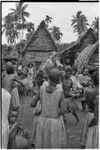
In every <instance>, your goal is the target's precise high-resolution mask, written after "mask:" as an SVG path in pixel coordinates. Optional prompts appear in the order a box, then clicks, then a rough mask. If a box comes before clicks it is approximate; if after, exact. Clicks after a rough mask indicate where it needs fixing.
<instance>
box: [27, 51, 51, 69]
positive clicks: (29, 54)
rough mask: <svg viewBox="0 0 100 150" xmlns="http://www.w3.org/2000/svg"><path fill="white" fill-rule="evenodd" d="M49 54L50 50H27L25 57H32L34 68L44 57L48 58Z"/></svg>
mask: <svg viewBox="0 0 100 150" xmlns="http://www.w3.org/2000/svg"><path fill="white" fill-rule="evenodd" d="M50 54H51V52H33V51H28V52H27V53H26V54H25V57H26V58H27V59H33V60H34V62H35V64H36V68H38V67H39V65H40V64H41V63H42V62H43V61H45V60H46V59H48V56H49V55H50Z"/></svg>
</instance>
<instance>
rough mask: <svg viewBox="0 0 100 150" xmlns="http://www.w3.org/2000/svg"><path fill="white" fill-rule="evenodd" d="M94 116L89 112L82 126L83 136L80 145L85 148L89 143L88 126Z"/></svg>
mask: <svg viewBox="0 0 100 150" xmlns="http://www.w3.org/2000/svg"><path fill="white" fill-rule="evenodd" d="M93 117H94V114H93V113H90V112H88V113H87V116H86V118H85V120H84V122H83V124H82V129H81V136H80V145H82V146H85V145H86V142H87V133H88V130H89V128H88V125H89V123H90V122H91V120H92V119H93Z"/></svg>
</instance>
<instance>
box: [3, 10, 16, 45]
mask: <svg viewBox="0 0 100 150" xmlns="http://www.w3.org/2000/svg"><path fill="white" fill-rule="evenodd" d="M3 21H4V24H3V25H2V27H3V32H2V34H3V33H5V35H6V37H7V42H8V44H9V45H13V44H15V43H16V38H18V31H17V30H16V29H15V28H14V24H13V18H12V15H11V14H10V13H8V15H7V16H5V17H4V18H3Z"/></svg>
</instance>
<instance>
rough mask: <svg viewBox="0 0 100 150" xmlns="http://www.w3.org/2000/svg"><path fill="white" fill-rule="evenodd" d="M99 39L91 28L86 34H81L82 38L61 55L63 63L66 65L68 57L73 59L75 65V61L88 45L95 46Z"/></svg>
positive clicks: (72, 62)
mask: <svg viewBox="0 0 100 150" xmlns="http://www.w3.org/2000/svg"><path fill="white" fill-rule="evenodd" d="M97 40H98V39H97V37H96V35H95V32H94V30H93V29H92V28H89V29H88V30H87V31H86V32H84V33H83V34H81V36H80V38H79V39H78V40H77V41H76V42H75V43H74V44H73V45H72V46H70V47H69V48H67V49H65V50H63V51H62V53H61V62H62V63H65V61H66V57H69V58H70V59H71V64H72V65H73V64H74V60H75V59H76V58H77V56H78V55H79V53H80V52H81V51H82V50H83V49H84V48H85V47H87V46H88V44H94V43H95V42H96V41H97Z"/></svg>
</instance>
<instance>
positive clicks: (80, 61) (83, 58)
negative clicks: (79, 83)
mask: <svg viewBox="0 0 100 150" xmlns="http://www.w3.org/2000/svg"><path fill="white" fill-rule="evenodd" d="M98 46H99V42H98V41H97V42H96V43H95V44H92V45H91V44H89V45H88V46H87V47H86V48H85V49H84V50H83V51H82V52H81V53H80V55H79V56H78V58H77V59H76V61H75V66H76V67H77V69H78V71H80V72H81V71H82V70H83V68H84V67H85V66H87V64H88V62H89V60H90V58H91V56H92V54H93V53H94V52H95V50H97V48H98Z"/></svg>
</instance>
